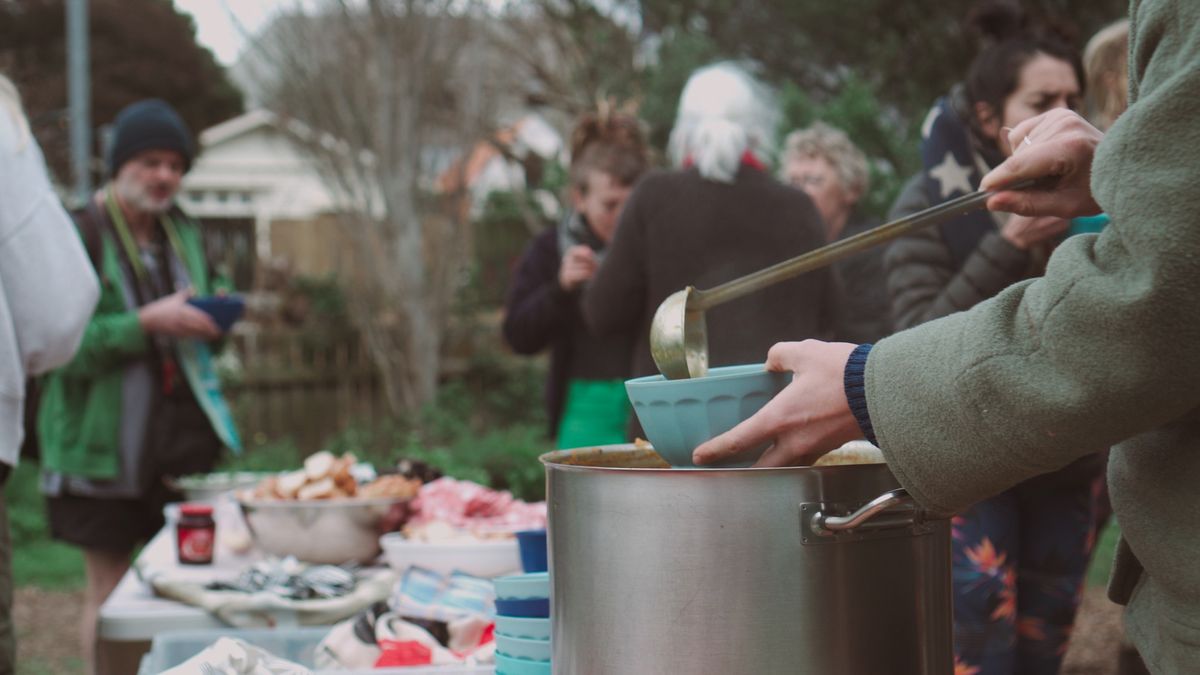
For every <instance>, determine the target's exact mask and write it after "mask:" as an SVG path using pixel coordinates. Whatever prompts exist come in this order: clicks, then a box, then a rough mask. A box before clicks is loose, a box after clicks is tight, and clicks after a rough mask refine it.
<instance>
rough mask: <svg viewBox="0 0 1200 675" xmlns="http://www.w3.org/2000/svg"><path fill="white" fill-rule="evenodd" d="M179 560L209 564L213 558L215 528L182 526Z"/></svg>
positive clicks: (196, 563)
mask: <svg viewBox="0 0 1200 675" xmlns="http://www.w3.org/2000/svg"><path fill="white" fill-rule="evenodd" d="M178 534H179V562H180V563H182V564H185V565H208V564H211V563H212V559H213V541H214V539H215V537H214V534H215V528H213V527H212V526H208V527H185V526H182V525H181V526H180V527H179V529H178Z"/></svg>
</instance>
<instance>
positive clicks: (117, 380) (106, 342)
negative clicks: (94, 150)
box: [38, 100, 240, 660]
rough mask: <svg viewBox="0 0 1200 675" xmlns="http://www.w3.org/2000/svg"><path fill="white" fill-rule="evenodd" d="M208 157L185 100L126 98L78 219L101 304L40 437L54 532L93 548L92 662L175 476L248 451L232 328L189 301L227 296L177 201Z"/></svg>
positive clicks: (88, 552)
mask: <svg viewBox="0 0 1200 675" xmlns="http://www.w3.org/2000/svg"><path fill="white" fill-rule="evenodd" d="M194 154H195V151H194V146H193V144H192V138H191V135H190V134H189V133H188V130H187V127H186V126H185V125H184V123H183V120H182V119H180V117H179V115H178V113H176V112H175V110H174V109H172V108H171V106H169V105H168V104H166V103H164V102H163V101H159V100H145V101H139V102H137V103H134V104H132V105H130V106H128V107H126V108H125V109H124V110H122V111H121V112H120V113H119V114H118V115H117V118H116V121H115V122H114V134H113V142H112V145H111V149H110V152H109V154H108V157H107V160H108V170H109V175H110V176H111V179H110V181H109V183H108V184H107V185H106V186H105V187H104V188H102V189H101V190H100V191H99V192H98V193H97V194H96V196H95V199H93V200H91V202H90V203H89V204H88V205H87V207H86V209H84V211H82V212H81V213H79V214H77V221H78V225H79V230H80V234H81V236H82V238H83V239H84V241H85V243H86V244H87V247H88V249H89V251H90V252H91V257H92V259H93V264H94V265H95V266H96V268H97V269H96V271H97V273H98V275H99V277H100V282H101V283H100V285H101V293H100V301H99V304H98V305H97V307H96V311H95V313H94V314H93V316H92V319H91V322H90V323H89V324H88V327H87V330H86V331H85V333H84V337H83V342H82V344H81V345H80V348H79V352H78V353H77V354H76V356H75V358H74V359H73V360H72V361H71V362H70V363H68V364H67V365H66V366H65V367H63V368H62V369H60V370H57V371H55V372H54V373H53V374H51V376H50V377H49V378H48V379H47V381H46V383H45V389H44V392H43V394H42V399H41V408H40V410H39V414H38V433H39V440H40V443H41V452H42V466H43V469H44V473H43V477H42V489H43V492H45V493H46V495H47V505H48V510H49V521H50V530H51V534H52V535H53V536H54V537H55V538H56V539H60V540H62V541H66V542H68V543H70V544H74V545H76V546H79V547H81V548H82V549H83V553H84V561H85V565H86V572H87V594H86V604H85V607H84V611H83V613H82V620H83V623H82V626H81V637H82V640H83V649H84V654H85V659H87V660H91V659H92V658H93V657H94V649H95V630H96V617H97V614H98V610H99V607H100V605H101V603H103V602H104V599H105V598H106V597H108V594H109V593H110V592H112V590H113V588H115V587H116V585H117V582H118V581H120V579H121V576H122V575H123V574H124V573H125V571H126V570H127V569H128V568H129V564H130V559H131V556H132V554H133V550H134V548H135V546H137V545H138V544H139V543H141V542H143V541H145V540H147V539H148V538H150V537H151V536H153V535H154V533H155V532H157V531H158V530H159V529H160V528H161V527H162V526H163V506H164V505H165V504H166V503H167V502H168V501H175V500H178V499H180V498H181V495H179V494H178V493H176V492H174V491H173V490H172V489H171V488H170V487H169V485H168V482H167V481H166V480H165V479H166V478H168V477H174V476H182V475H186V474H190V473H198V472H205V471H210V470H211V469H212V468H213V466H214V465H215V463H216V461H217V456H218V454H219V452H220V450H221V448H222V447H223V446H224V447H229V448H231V449H233V450H235V451H236V450H239V449H240V443H239V440H238V436H237V431H236V429H235V428H234V425H233V422H232V418H231V417H230V414H229V409H228V406H227V405H226V404H225V400H224V398H223V396H222V394H221V390H220V387H219V384H218V382H217V378H216V376H215V373H214V371H213V366H212V353H211V351H210V343H212V342H213V341H215V340H217V339H218V338H220V337H221V331H220V329H219V328H218V326H217V324H216V323H215V322H214V321H213V319H212V318H211V317H210V316H209V315H208V314H207V313H205V312H204V311H202V310H200V309H198V308H197V307H195V306H193V305H191V304H189V303H188V300H189V299H190V298H191V297H193V296H205V295H210V294H213V293H219V292H221V291H220V290H218V288H217V286H218V285H219V284H217V283H214V279H213V275H212V273H211V270H210V268H209V264H208V261H207V260H206V259H205V255H204V246H203V241H202V238H201V234H200V228H199V226H198V225H197V224H196V223H195V222H194V221H192V220H191V219H190V218H188V217H187V215H185V214H184V213H183V212H182V211H181V210H180V209H179V208H178V207H177V206H176V205H175V196H176V194H177V193H178V191H179V186H180V182H181V180H182V178H183V175H184V173H186V172H187V170H188V169H189V168H190V166H191V163H192V158H193V156H194Z"/></svg>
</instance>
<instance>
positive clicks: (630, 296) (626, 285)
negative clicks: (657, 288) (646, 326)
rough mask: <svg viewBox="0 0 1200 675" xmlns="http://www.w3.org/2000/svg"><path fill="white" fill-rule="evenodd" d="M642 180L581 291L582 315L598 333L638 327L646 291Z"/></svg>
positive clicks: (603, 333)
mask: <svg viewBox="0 0 1200 675" xmlns="http://www.w3.org/2000/svg"><path fill="white" fill-rule="evenodd" d="M651 183H652V181H648V180H645V179H643V180H642V181H641V182H639V183H638V185H637V187H635V188H634V190H633V194H631V195H630V196H629V200H628V201H627V202H626V203H625V208H624V209H623V210H622V211H621V218H620V220H619V221H618V223H617V233H616V235H615V236H614V237H613V241H612V243H611V244H609V247H608V252H607V253H606V254H605V257H604V263H603V264H601V265H600V269H598V270H596V275H595V276H594V277H592V281H591V283H590V284H588V285H587V286H586V287H585V288H584V291H583V318H584V321H586V322H587V324H588V328H590V329H591V331H592V332H593V333H595V334H597V335H619V334H623V333H624V334H628V333H630V332H635V331H637V330H638V324H639V322H640V321H641V319H642V307H643V304H642V303H643V302H644V300H645V298H646V293H647V290H646V288H647V279H646V264H645V257H646V215H645V213H644V211H645V203H646V202H647V199H646V197H645V190H646V186H647V185H648V184H651Z"/></svg>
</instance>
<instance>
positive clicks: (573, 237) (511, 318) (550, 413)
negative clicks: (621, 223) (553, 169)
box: [503, 109, 648, 448]
mask: <svg viewBox="0 0 1200 675" xmlns="http://www.w3.org/2000/svg"><path fill="white" fill-rule="evenodd" d="M647 163H648V159H647V150H646V145H645V141H644V140H643V138H642V133H641V129H640V126H639V123H638V120H637V119H636V118H634V117H632V116H630V115H625V114H621V113H616V112H614V111H611V110H607V109H605V110H601V111H599V112H597V113H589V114H587V115H584V116H583V117H582V118H581V119H580V120H579V122H578V123H577V124H576V126H575V130H574V132H573V133H572V136H571V165H570V171H569V174H570V176H569V177H570V183H571V186H570V193H571V194H570V197H571V204H572V206H573V208H572V210H571V211H570V212H569V213H567V215H566V217H565V218H564V219H563V220H562V222H560V223H559V225H558V227H556V228H549V229H547V230H546V231H544V232H542V233H541V234H539V235H538V236H537V237H535V238H534V239H533V241H531V242H530V243H529V246H528V247H527V248H526V249H525V253H524V254H523V255H522V257H521V261H520V263H518V266H517V269H516V272H515V274H514V276H513V282H512V285H511V286H510V288H509V291H508V299H507V301H506V303H505V315H504V326H503V331H504V338H505V340H507V341H508V344H509V345H510V346H511V347H512V348H513V350H514V351H516V352H517V353H519V354H536V353H538V352H540V351H542V350H543V349H545V348H546V347H550V350H551V353H550V371H549V373H548V374H547V377H546V413H547V418H548V421H549V433H550V436H551V437H552V438H554V439H555V440H556V442H557V444H558V447H561V448H573V447H578V446H583V445H600V444H605V443H620V442H623V441H625V440H626V428H627V423H628V419H629V400H628V397H627V396H626V394H625V386H624V381H625V379H627V378H628V376H629V361H630V358H631V356H630V355H631V354H632V350H633V340H634V336H633V334H632V333H630V334H624V335H615V336H609V337H605V338H600V337H597V336H595V335H593V334H592V333H591V332H590V331H589V330H588V328H587V326H586V325H584V322H583V316H582V314H581V313H580V308H579V299H580V293H581V291H582V290H583V287H584V285H585V284H587V283H588V282H589V281H590V279H591V278H592V275H593V274H595V271H596V268H597V266H598V265H599V264H600V261H601V260H603V258H604V255H605V251H606V249H607V247H608V244H609V242H611V241H612V238H613V235H614V233H615V232H616V228H617V218H618V216H620V214H621V209H622V208H623V207H624V205H625V200H626V199H627V198H628V196H629V192H630V190H632V188H633V184H634V183H635V182H637V180H638V178H639V177H641V175H642V173H643V172H644V171H645V169H646V166H647Z"/></svg>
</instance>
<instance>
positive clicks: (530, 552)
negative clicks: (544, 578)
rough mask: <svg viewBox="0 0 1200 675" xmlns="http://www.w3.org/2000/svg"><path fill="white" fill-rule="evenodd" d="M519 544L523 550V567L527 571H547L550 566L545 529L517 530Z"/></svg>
mask: <svg viewBox="0 0 1200 675" xmlns="http://www.w3.org/2000/svg"><path fill="white" fill-rule="evenodd" d="M517 546H519V547H520V550H521V569H523V570H525V571H526V572H545V571H546V570H548V569H549V568H550V566H549V565H548V564H547V560H546V559H547V556H546V531H545V530H522V531H520V532H517Z"/></svg>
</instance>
